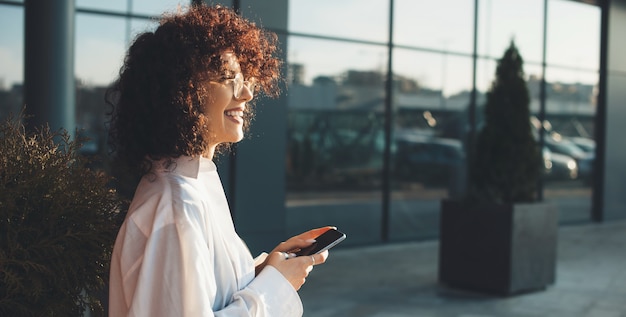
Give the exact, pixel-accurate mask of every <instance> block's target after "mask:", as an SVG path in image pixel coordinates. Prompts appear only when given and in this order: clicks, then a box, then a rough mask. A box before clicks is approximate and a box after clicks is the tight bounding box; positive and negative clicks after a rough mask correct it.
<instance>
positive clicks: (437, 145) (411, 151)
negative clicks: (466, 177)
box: [394, 134, 465, 186]
mask: <svg viewBox="0 0 626 317" xmlns="http://www.w3.org/2000/svg"><path fill="white" fill-rule="evenodd" d="M394 154H395V155H394V158H395V160H394V163H395V164H394V171H395V173H394V175H395V176H396V179H398V180H400V181H411V182H420V183H422V184H424V185H425V186H450V185H451V183H452V182H453V179H454V178H455V177H457V176H458V174H459V171H460V169H461V168H463V165H464V164H465V152H464V150H463V144H462V143H461V141H460V140H457V139H448V138H437V137H429V136H423V135H414V134H398V135H396V137H395V153H394Z"/></svg>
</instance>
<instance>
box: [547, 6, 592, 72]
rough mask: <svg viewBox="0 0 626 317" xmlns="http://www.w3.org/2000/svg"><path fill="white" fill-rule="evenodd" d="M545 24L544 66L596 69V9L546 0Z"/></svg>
mask: <svg viewBox="0 0 626 317" xmlns="http://www.w3.org/2000/svg"><path fill="white" fill-rule="evenodd" d="M548 21H550V23H548V41H547V49H546V54H547V58H546V59H547V62H548V64H552V65H559V66H569V67H576V68H580V69H586V70H596V69H598V68H599V67H600V46H599V43H600V7H597V6H593V5H589V4H584V3H581V2H576V1H566V0H550V1H548ZM581 21H584V23H583V22H581ZM596 44H598V45H596Z"/></svg>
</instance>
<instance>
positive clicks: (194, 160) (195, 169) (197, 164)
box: [157, 156, 217, 178]
mask: <svg viewBox="0 0 626 317" xmlns="http://www.w3.org/2000/svg"><path fill="white" fill-rule="evenodd" d="M157 165H158V168H159V169H160V170H165V171H170V172H174V173H177V174H180V175H182V176H185V177H190V178H197V177H198V174H199V173H200V172H201V171H216V170H217V167H216V166H215V163H213V161H212V160H211V159H208V158H206V157H202V156H193V157H192V156H181V157H179V158H175V159H164V160H160V161H159V162H158V163H157Z"/></svg>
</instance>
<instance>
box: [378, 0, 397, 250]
mask: <svg viewBox="0 0 626 317" xmlns="http://www.w3.org/2000/svg"><path fill="white" fill-rule="evenodd" d="M393 109H394V107H393V0H390V1H389V40H388V42H387V79H386V81H385V152H384V154H383V175H382V176H383V184H382V191H383V197H382V198H383V199H382V200H383V201H382V207H383V208H382V215H381V221H380V227H381V229H380V235H381V240H382V241H383V242H388V241H389V223H390V222H391V220H390V218H391V142H393V139H392V138H391V136H392V134H393V117H394V116H393V113H394V112H393V111H394V110H393Z"/></svg>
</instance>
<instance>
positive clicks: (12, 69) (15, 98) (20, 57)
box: [0, 5, 24, 120]
mask: <svg viewBox="0 0 626 317" xmlns="http://www.w3.org/2000/svg"><path fill="white" fill-rule="evenodd" d="M23 25H24V9H23V8H22V7H18V6H9V5H0V120H1V119H4V118H5V116H7V115H8V114H9V113H13V114H17V113H18V112H19V111H20V110H21V108H22V98H23V97H22V87H23V81H24V28H23Z"/></svg>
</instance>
